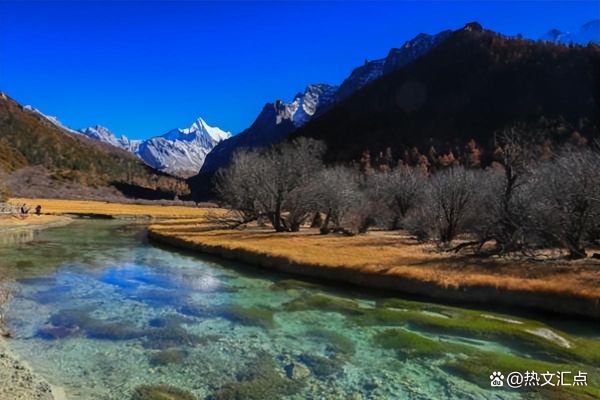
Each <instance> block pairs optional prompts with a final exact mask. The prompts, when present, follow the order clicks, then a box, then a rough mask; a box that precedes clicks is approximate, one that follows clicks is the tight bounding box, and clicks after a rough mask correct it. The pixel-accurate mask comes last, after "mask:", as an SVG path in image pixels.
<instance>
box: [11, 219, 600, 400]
mask: <svg viewBox="0 0 600 400" xmlns="http://www.w3.org/2000/svg"><path fill="white" fill-rule="evenodd" d="M0 272H2V273H4V274H8V275H9V276H10V277H12V278H14V279H13V280H12V283H10V284H9V286H10V288H11V290H12V291H13V298H12V301H11V302H10V303H9V306H8V327H9V329H10V331H11V332H12V333H13V335H14V338H13V339H11V340H10V342H9V345H10V348H11V350H12V351H13V352H14V353H16V354H18V356H19V357H20V358H22V359H23V360H25V361H27V362H28V364H29V365H31V366H32V367H33V368H34V370H35V372H36V373H38V374H40V375H41V376H43V377H44V378H45V379H46V380H48V381H49V382H50V383H51V384H53V385H55V386H59V387H62V389H64V391H65V393H66V395H67V397H68V398H69V399H86V400H87V399H119V400H123V399H129V398H130V397H131V393H132V392H133V390H134V389H135V388H136V387H138V386H139V385H143V384H166V385H170V386H174V387H177V388H180V389H183V390H186V391H189V392H191V393H192V394H193V395H194V396H195V397H197V398H198V399H211V398H214V399H228V398H231V399H234V398H248V399H252V398H264V399H279V398H289V399H445V398H456V399H500V398H502V399H511V398H524V397H527V398H529V397H528V396H532V395H533V396H534V397H535V396H539V397H545V396H546V395H547V394H548V393H549V392H544V391H543V390H542V391H538V390H537V389H536V390H535V391H534V392H531V391H527V390H525V389H523V388H521V389H510V388H507V387H506V386H505V387H503V388H492V387H491V386H490V374H491V373H492V372H493V371H496V370H502V373H503V374H504V375H508V373H509V372H510V371H508V370H507V368H522V369H523V371H524V370H525V369H526V368H529V367H530V366H531V367H532V368H534V367H535V368H546V367H548V368H550V367H556V368H558V367H561V368H562V367H564V368H567V366H568V367H570V368H574V369H575V368H576V369H577V370H581V371H585V372H587V373H588V374H589V378H588V379H590V380H592V381H593V379H595V378H594V377H597V376H598V363H597V358H595V357H594V356H593V355H592V356H586V354H585V353H580V352H574V351H571V350H572V349H574V348H576V346H584V345H585V346H588V348H589V346H590V345H593V346H596V345H598V346H600V340H599V338H598V334H599V332H598V329H597V328H598V325H597V324H596V323H593V322H589V323H586V322H583V321H570V320H559V319H557V318H551V319H547V320H540V319H534V318H531V316H529V317H524V316H522V315H519V316H515V315H509V314H507V313H498V312H492V311H489V310H488V311H486V310H474V309H467V308H459V307H448V306H443V305H438V304H432V303H427V302H423V301H415V300H409V299H401V298H392V297H388V296H385V295H377V294H375V293H369V292H367V293H365V292H363V291H361V290H359V289H357V288H348V287H345V288H338V289H335V288H332V287H331V286H326V285H320V284H318V283H315V282H306V281H301V280H297V279H295V278H293V277H290V276H286V275H282V274H274V273H270V272H265V271H260V270H256V269H254V268H252V267H249V266H245V265H241V264H239V263H231V262H227V261H222V260H218V259H215V258H211V257H203V256H198V255H192V254H187V253H181V252H177V251H173V250H171V249H166V248H162V247H159V246H155V245H153V244H151V243H148V241H147V240H146V236H145V227H144V226H143V225H139V224H135V223H126V222H116V221H94V220H87V221H84V220H81V221H77V222H75V223H73V224H71V225H69V226H66V227H60V228H52V229H48V230H44V231H41V232H37V233H35V234H30V235H23V234H21V235H20V236H15V234H14V233H13V234H12V236H11V237H6V235H5V237H4V239H2V240H0ZM5 285H6V284H5ZM456 321H462V323H463V325H464V326H459V325H460V323H458V324H457V323H456ZM526 327H529V328H528V329H525V328H526ZM519 329H520V331H519ZM526 330H529V331H532V332H536V333H537V334H527V333H523V332H524V331H526ZM515 332H516V333H515ZM548 332H551V333H552V332H553V333H552V335H555V336H556V337H555V336H552V335H550V336H549V335H548V334H547V333H548ZM527 335H529V336H527ZM557 337H558V338H557ZM563 340H564V341H563ZM579 341H582V342H581V343H579ZM575 343H576V344H575ZM593 348H594V349H595V347H593ZM598 348H599V349H600V347H598ZM589 351H594V350H591V349H590V350H589ZM522 360H531V362H532V363H533V364H531V365H530V364H523V361H522ZM519 363H521V364H519ZM536 363H537V364H536ZM545 363H550V364H545ZM538 372H540V371H538ZM544 372H545V371H544ZM591 384H592V382H588V387H590V386H591ZM492 389H494V390H492ZM529 389H531V388H529ZM547 389H548V388H547ZM551 390H558V389H551ZM568 390H570V389H568ZM590 390H591V389H590ZM565 393H567V392H565ZM557 395H559V397H560V392H557Z"/></svg>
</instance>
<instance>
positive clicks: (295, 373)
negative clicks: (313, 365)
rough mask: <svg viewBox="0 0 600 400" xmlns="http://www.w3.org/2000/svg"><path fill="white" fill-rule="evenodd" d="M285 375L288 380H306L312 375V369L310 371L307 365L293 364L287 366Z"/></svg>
mask: <svg viewBox="0 0 600 400" xmlns="http://www.w3.org/2000/svg"><path fill="white" fill-rule="evenodd" d="M285 374H286V375H287V377H288V378H290V379H293V380H295V381H299V380H303V379H306V378H308V377H309V376H310V375H311V373H310V369H308V367H307V366H306V365H304V364H302V363H298V362H293V363H291V364H288V365H286V366H285Z"/></svg>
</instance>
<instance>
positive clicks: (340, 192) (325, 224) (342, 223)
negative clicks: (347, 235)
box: [313, 166, 360, 234]
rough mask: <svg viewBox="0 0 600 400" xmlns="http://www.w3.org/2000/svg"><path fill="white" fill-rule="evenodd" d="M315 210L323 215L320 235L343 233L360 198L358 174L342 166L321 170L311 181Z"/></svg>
mask: <svg viewBox="0 0 600 400" xmlns="http://www.w3.org/2000/svg"><path fill="white" fill-rule="evenodd" d="M313 183H314V186H315V187H316V189H315V193H316V197H315V198H316V199H317V209H318V210H319V212H321V213H323V215H324V217H323V220H322V222H321V226H320V230H321V233H322V234H327V233H329V232H331V231H344V230H345V229H346V228H347V227H346V223H347V221H348V216H349V214H350V213H351V211H352V209H353V207H355V206H356V203H357V201H358V199H359V197H360V194H359V186H358V172H357V171H355V170H353V169H351V168H346V167H343V166H335V167H330V168H326V169H324V170H322V171H321V172H320V173H319V174H318V175H317V176H316V177H315V179H314V180H313Z"/></svg>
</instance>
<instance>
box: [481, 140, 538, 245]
mask: <svg viewBox="0 0 600 400" xmlns="http://www.w3.org/2000/svg"><path fill="white" fill-rule="evenodd" d="M495 156H496V162H495V163H494V164H493V167H492V168H490V169H489V170H487V171H486V172H485V173H484V174H480V175H479V182H477V203H478V206H479V209H480V210H481V212H478V213H476V215H475V216H474V217H475V221H474V223H473V226H472V230H473V232H474V233H475V234H476V236H477V237H478V240H477V241H475V242H473V243H474V244H476V245H477V246H478V248H479V249H481V247H482V246H483V245H484V244H485V243H486V242H488V241H494V242H495V244H496V245H495V249H494V251H493V252H494V253H496V254H506V253H510V252H515V251H521V252H528V251H529V250H530V249H531V247H532V246H533V244H534V243H533V240H534V236H535V235H534V231H535V230H534V229H533V226H534V224H533V221H532V219H531V213H532V207H533V203H532V201H531V198H530V194H529V186H528V181H529V180H530V179H531V162H532V161H531V154H530V152H529V150H528V147H527V146H525V145H524V144H523V143H522V141H521V140H520V139H519V138H518V137H515V136H512V135H508V134H505V136H504V137H503V139H502V144H501V146H499V147H498V148H497V149H496V152H495Z"/></svg>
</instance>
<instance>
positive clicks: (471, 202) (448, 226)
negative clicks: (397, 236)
mask: <svg viewBox="0 0 600 400" xmlns="http://www.w3.org/2000/svg"><path fill="white" fill-rule="evenodd" d="M479 172H480V171H473V170H467V169H465V168H463V167H460V166H457V167H451V168H448V169H446V170H443V171H441V172H438V173H437V174H435V175H434V176H433V177H431V178H430V180H429V182H428V184H427V187H426V192H425V198H424V201H423V205H422V207H420V209H419V210H418V211H416V213H415V214H413V215H414V217H416V218H418V223H417V226H419V227H420V230H422V231H427V230H429V231H431V233H432V236H433V237H434V238H435V239H436V240H437V241H438V242H439V243H440V244H442V245H447V244H449V243H450V242H451V241H452V240H453V239H454V238H456V236H457V235H459V234H461V233H463V232H465V231H466V230H467V229H466V228H467V226H468V222H469V220H470V219H471V218H472V217H473V214H474V209H473V208H474V206H475V205H476V201H475V198H476V188H475V183H476V181H477V179H476V174H477V173H479ZM413 221H414V219H413ZM414 225H415V224H414V222H413V226H414Z"/></svg>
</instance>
